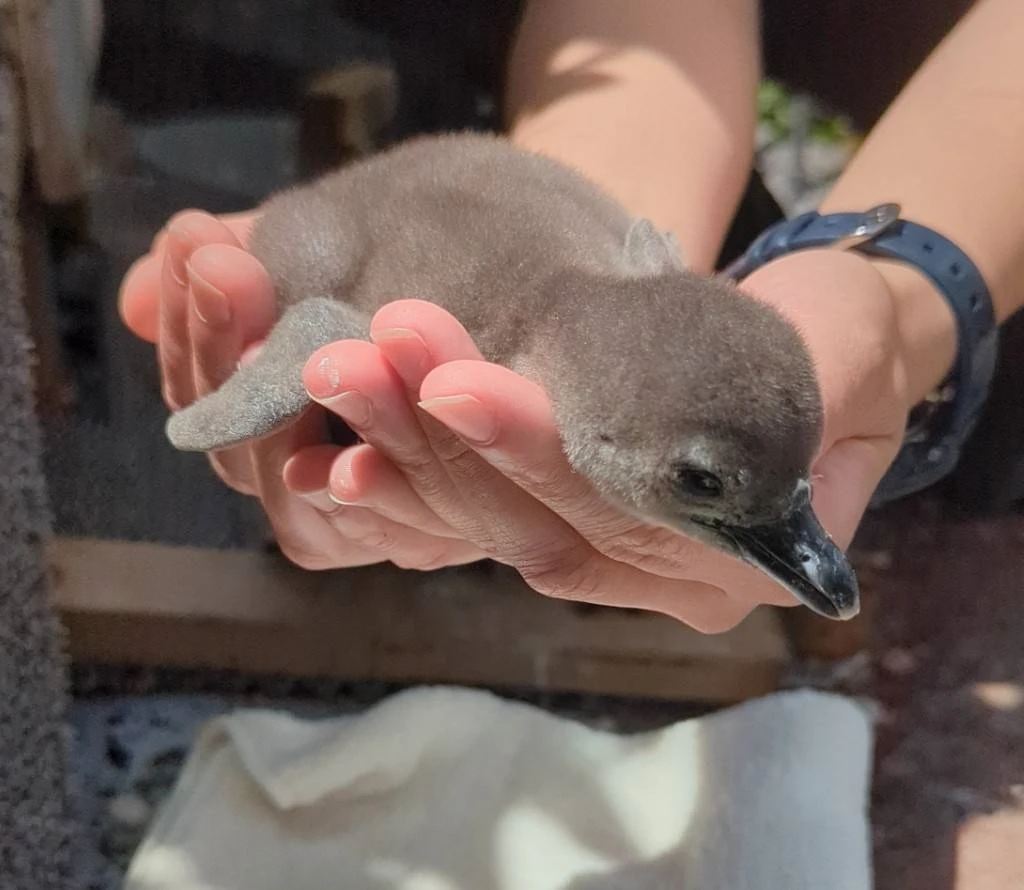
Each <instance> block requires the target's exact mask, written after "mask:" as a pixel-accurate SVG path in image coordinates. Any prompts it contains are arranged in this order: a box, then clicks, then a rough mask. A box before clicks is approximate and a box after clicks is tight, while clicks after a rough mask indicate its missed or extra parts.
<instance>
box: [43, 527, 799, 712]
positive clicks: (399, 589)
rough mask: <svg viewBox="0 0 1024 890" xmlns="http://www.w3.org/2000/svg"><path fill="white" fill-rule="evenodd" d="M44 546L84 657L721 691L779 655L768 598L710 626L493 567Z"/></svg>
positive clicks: (538, 684) (764, 672) (732, 695)
mask: <svg viewBox="0 0 1024 890" xmlns="http://www.w3.org/2000/svg"><path fill="white" fill-rule="evenodd" d="M50 561H51V566H52V582H53V583H52V590H53V595H54V597H55V601H56V605H57V608H58V610H59V612H60V614H61V616H62V618H63V621H64V623H65V625H66V627H67V630H68V634H69V644H70V651H71V655H72V658H75V659H78V660H82V661H92V662H106V663H118V664H142V665H171V666H188V667H208V668H230V669H238V670H243V671H250V672H258V673H281V674H285V675H288V676H295V677H299V676H302V677H335V678H341V679H347V680H353V681H356V680H370V679H372V680H378V681H388V682H402V683H406V682H425V683H455V684H461V685H468V686H496V687H529V688H537V689H543V690H550V691H577V692H589V693H597V694H606V695H621V696H634V697H644V698H661V699H673V700H683V701H701V702H720V703H729V702H736V701H742V700H745V699H748V698H751V697H755V696H759V695H764V694H767V693H769V692H771V691H773V690H774V689H775V688H777V684H778V679H779V676H780V672H781V669H782V668H783V667H784V665H785V664H786V662H787V660H788V647H787V644H786V642H785V638H784V635H783V634H782V631H781V629H780V625H779V622H778V619H777V616H776V615H775V614H774V613H773V612H771V611H769V610H758V611H757V612H755V613H754V614H753V615H751V616H750V618H748V619H747V620H746V621H745V622H744V623H743V624H741V625H740V626H739V627H737V628H736V629H734V630H733V631H731V632H730V633H726V634H719V635H714V636H707V635H704V634H699V633H697V632H695V631H692V630H690V629H689V628H686V627H684V626H683V625H681V624H679V623H678V622H676V621H673V620H672V619H669V618H666V617H665V616H661V615H656V614H653V613H645V612H638V611H627V610H620V609H599V608H594V607H586V606H583V607H581V606H580V605H579V604H574V603H568V602H564V601H559V600H551V599H546V598H544V597H541V596H538V595H537V594H536V593H534V592H533V591H531V590H529V589H528V588H527V587H526V585H525V584H524V583H523V582H522V581H521V579H519V577H518V575H516V574H515V573H514V572H512V571H511V570H507V569H504V568H503V567H496V569H495V571H493V572H484V571H480V570H477V569H469V568H464V569H452V570H446V571H441V572H432V573H418V572H403V571H401V570H398V569H393V568H391V567H385V566H376V567H371V568H367V569H353V570H346V571H340V572H326V573H314V572H305V571H302V570H301V569H298V568H295V567H293V566H291V565H290V564H288V563H286V562H285V561H283V560H281V559H280V558H275V557H273V556H270V555H267V554H263V553H258V552H251V551H219V550H204V549H198V548H188V547H171V546H164V545H159V544H148V543H134V542H125V541H101V540H93V539H56V540H54V541H52V542H51V544H50Z"/></svg>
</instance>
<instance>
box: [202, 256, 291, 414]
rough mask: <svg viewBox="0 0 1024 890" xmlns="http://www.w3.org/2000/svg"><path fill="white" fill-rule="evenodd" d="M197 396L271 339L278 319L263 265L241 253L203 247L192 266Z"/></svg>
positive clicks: (226, 376) (225, 378) (271, 289)
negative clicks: (255, 344)
mask: <svg viewBox="0 0 1024 890" xmlns="http://www.w3.org/2000/svg"><path fill="white" fill-rule="evenodd" d="M188 280H189V287H190V296H191V300H192V307H191V308H192V311H191V313H190V315H189V331H190V335H191V340H192V344H193V368H194V376H195V387H196V395H197V396H202V395H205V394H206V393H208V392H212V391H213V390H214V389H216V388H217V387H219V386H220V385H221V384H222V383H223V382H224V381H225V380H227V378H228V377H230V376H231V374H233V373H234V370H235V368H236V367H237V365H238V362H239V361H240V359H241V357H242V353H243V351H244V349H245V347H246V346H248V345H249V344H251V343H252V342H253V341H255V340H258V339H262V338H264V337H266V336H267V334H268V333H269V331H270V329H271V327H272V326H273V324H274V321H275V318H276V306H275V303H276V301H275V296H274V286H273V284H272V283H271V281H270V277H269V276H268V275H267V272H266V270H265V269H264V268H263V266H262V264H261V263H260V262H259V261H258V260H257V259H256V258H255V257H253V256H252V255H251V254H249V253H246V252H245V251H244V250H242V249H241V248H240V247H235V246H232V245H227V244H211V245H208V246H205V247H200V248H199V249H197V250H196V251H195V253H194V254H193V255H192V257H191V259H190V260H189V263H188Z"/></svg>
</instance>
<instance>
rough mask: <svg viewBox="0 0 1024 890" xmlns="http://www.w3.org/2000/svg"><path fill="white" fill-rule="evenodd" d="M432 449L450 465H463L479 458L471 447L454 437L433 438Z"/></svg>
mask: <svg viewBox="0 0 1024 890" xmlns="http://www.w3.org/2000/svg"><path fill="white" fill-rule="evenodd" d="M430 448H431V451H432V452H433V453H434V454H435V455H436V456H437V458H438V459H440V460H441V461H443V462H444V463H448V464H456V463H463V462H465V461H466V460H470V459H473V458H476V457H477V454H476V452H475V451H474V450H473V449H472V448H471V447H470V446H469V445H467V444H466V443H465V442H463V441H462V439H459V438H458V437H457V436H452V435H438V436H431V437H430Z"/></svg>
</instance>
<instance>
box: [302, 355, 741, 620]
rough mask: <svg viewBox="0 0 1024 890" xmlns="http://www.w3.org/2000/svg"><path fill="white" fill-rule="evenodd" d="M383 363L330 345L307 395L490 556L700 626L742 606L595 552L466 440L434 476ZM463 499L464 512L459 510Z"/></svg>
mask: <svg viewBox="0 0 1024 890" xmlns="http://www.w3.org/2000/svg"><path fill="white" fill-rule="evenodd" d="M343 353H347V359H343ZM381 363H384V364H385V365H387V363H386V362H385V360H384V358H383V356H382V355H381V353H380V350H378V349H377V348H376V347H375V346H374V345H373V344H370V343H362V342H359V341H346V342H345V343H339V344H333V345H332V346H328V347H325V348H324V349H322V350H320V351H319V352H318V353H317V354H316V355H314V357H313V358H312V359H311V360H310V363H309V364H308V365H307V375H306V385H307V387H309V388H310V390H311V392H312V393H313V395H314V397H317V398H320V399H323V404H324V405H325V406H326V407H328V408H332V407H333V408H334V409H337V410H339V413H340V414H341V416H342V418H343V419H344V420H345V421H346V422H347V423H349V425H350V426H352V428H353V429H355V430H356V432H357V433H359V435H360V436H361V437H363V438H364V439H365V440H367V441H368V442H370V443H371V444H372V445H374V447H375V448H377V449H378V450H380V451H381V452H383V453H384V454H385V455H386V456H388V457H389V458H390V459H391V460H392V461H393V462H394V463H395V465H396V466H397V468H398V469H399V470H400V471H401V472H402V473H403V474H404V475H405V476H406V478H408V479H409V481H410V484H411V485H412V487H413V488H414V490H416V491H417V493H419V494H420V496H421V497H422V498H423V500H424V501H425V502H426V503H427V505H428V506H430V507H431V508H432V509H433V510H434V511H435V512H436V513H437V514H438V515H439V516H440V517H441V518H442V519H443V520H445V521H446V522H447V523H448V524H449V525H451V526H452V528H454V529H455V530H456V531H457V532H459V533H460V534H462V535H464V536H465V537H466V538H467V539H468V540H469V541H470V542H472V543H473V544H475V545H476V546H477V547H479V549H480V550H481V551H482V552H484V553H486V554H487V555H488V556H490V557H492V558H494V559H496V560H498V561H500V562H503V563H506V564H508V565H511V566H513V567H514V568H516V569H517V570H518V571H519V573H520V574H521V575H522V576H523V578H524V579H525V580H526V582H527V583H528V584H529V585H530V586H531V587H533V589H534V590H536V591H538V592H540V593H542V594H545V595H547V596H553V597H560V598H569V599H579V600H585V601H587V602H593V603H603V604H607V605H616V606H628V607H632V608H642V609H653V610H655V611H660V612H664V613H666V614H669V615H673V616H674V617H676V618H678V619H679V620H682V621H685V622H686V623H688V624H691V625H693V626H695V627H698V628H699V629H701V630H704V631H706V632H715V631H719V630H723V629H727V628H728V627H731V626H733V625H734V624H735V622H736V621H738V620H740V618H741V617H742V616H743V615H745V614H746V613H747V611H749V608H750V606H749V605H744V604H741V603H736V602H733V601H730V600H729V598H728V597H726V596H725V594H724V592H723V591H722V590H721V589H719V588H716V587H714V586H712V585H708V584H702V583H700V582H687V581H677V580H674V579H667V578H659V577H654V576H651V575H648V574H647V573H645V572H642V571H639V570H637V569H635V568H633V567H632V566H629V565H625V564H623V563H619V562H616V561H615V560H612V559H609V558H608V557H606V556H604V555H603V554H601V553H598V552H597V551H595V550H594V549H593V548H592V547H591V546H590V545H589V543H588V542H587V541H586V540H584V539H583V538H582V537H581V536H580V535H579V534H578V533H577V532H576V531H575V530H574V529H573V528H572V527H571V526H569V525H568V523H566V522H565V521H564V520H562V519H561V518H560V517H558V516H557V515H556V514H555V513H553V512H551V511H550V510H548V509H547V508H546V507H545V506H544V505H543V504H541V503H540V502H539V501H537V500H536V499H535V498H533V497H532V496H530V495H529V494H527V493H526V492H525V491H523V490H522V489H521V488H519V487H518V486H517V485H516V484H515V483H513V482H512V481H511V480H509V479H507V478H506V477H505V476H503V475H502V474H500V473H497V472H495V471H494V469H493V468H491V467H489V466H487V465H486V464H485V463H484V462H483V461H481V460H480V459H479V457H478V456H477V455H475V454H474V453H473V452H472V450H471V449H469V448H467V447H465V446H463V447H462V450H461V452H459V453H451V454H442V455H441V458H442V460H441V463H442V464H443V467H444V470H446V471H447V473H446V474H443V475H442V476H440V477H438V475H436V471H437V468H436V467H435V466H434V465H433V464H434V463H436V462H435V461H433V459H432V458H431V457H430V455H431V451H430V449H429V447H426V448H425V447H424V443H423V442H422V441H420V442H419V443H418V444H413V443H414V442H415V440H416V439H417V436H419V437H420V439H422V433H421V432H420V431H419V429H418V426H417V423H416V417H415V416H414V415H413V413H412V411H411V409H410V407H409V405H408V403H407V401H406V400H405V398H404V392H403V391H402V384H401V383H400V381H397V380H394V379H392V380H390V381H388V383H387V384H386V385H383V386H382V387H381V389H380V390H375V389H374V386H375V385H380V384H381V381H386V380H387V377H388V374H387V373H385V374H380V373H379V370H380V364H381ZM375 366H376V370H375V371H374V372H372V373H371V371H370V370H369V369H372V368H374V367H375ZM387 371H388V372H390V371H391V368H390V365H387ZM318 375H322V378H319V379H318ZM325 383H326V384H327V386H326V388H325V389H321V387H322V386H323V385H324V384H325ZM396 390H397V391H396ZM328 391H333V392H334V393H346V394H351V393H352V392H358V393H359V394H360V396H361V397H362V398H364V399H366V401H367V402H368V404H369V406H370V410H369V411H366V410H365V408H366V405H361V404H360V403H359V402H358V401H357V402H355V403H354V404H355V405H356V407H357V409H358V408H363V409H364V410H363V411H362V413H360V412H359V411H358V410H357V411H351V410H350V408H351V407H352V406H351V405H350V404H346V403H345V401H344V400H345V399H346V395H340V396H339V395H335V396H333V397H332V396H330V395H328V394H327V393H328ZM332 399H333V401H334V402H335V404H334V405H333V406H332ZM339 401H340V402H341V404H338V402H339ZM424 455H426V456H424ZM453 479H457V480H458V482H459V485H458V486H455V484H454V483H453V481H452V480H453ZM467 503H468V504H471V506H472V509H467V507H466V505H467Z"/></svg>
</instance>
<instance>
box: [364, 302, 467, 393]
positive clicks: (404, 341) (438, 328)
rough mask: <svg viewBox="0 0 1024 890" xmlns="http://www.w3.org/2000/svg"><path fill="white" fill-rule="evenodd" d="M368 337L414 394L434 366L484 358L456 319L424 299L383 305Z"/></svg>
mask: <svg viewBox="0 0 1024 890" xmlns="http://www.w3.org/2000/svg"><path fill="white" fill-rule="evenodd" d="M370 338H371V339H372V340H373V342H374V343H376V344H377V346H378V347H379V348H380V350H381V352H382V353H383V355H384V357H385V358H387V360H388V361H389V362H390V363H391V365H392V366H393V367H394V369H395V370H396V371H397V372H398V375H399V376H400V377H401V378H402V381H403V382H404V383H405V386H406V388H407V389H409V390H410V391H411V392H415V393H418V392H419V388H420V385H421V383H422V382H423V378H424V377H425V376H426V375H427V374H428V373H429V372H430V371H431V370H432V369H433V368H434V367H436V366H437V365H440V364H444V363H445V362H450V361H456V360H459V359H463V360H478V361H482V360H483V358H484V357H483V355H482V354H481V353H480V351H479V349H477V346H476V344H475V343H474V342H473V338H472V337H471V336H470V335H469V332H468V331H466V329H465V328H464V327H463V326H462V324H461V323H460V322H459V321H458V319H456V318H455V317H454V316H453V315H451V313H449V312H447V311H446V310H444V309H442V308H441V307H440V306H438V305H437V304H435V303H428V302H426V301H424V300H395V301H393V302H391V303H388V304H387V305H385V306H383V307H382V308H381V309H379V310H378V311H377V313H376V314H375V315H374V317H373V319H372V321H371V322H370Z"/></svg>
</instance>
